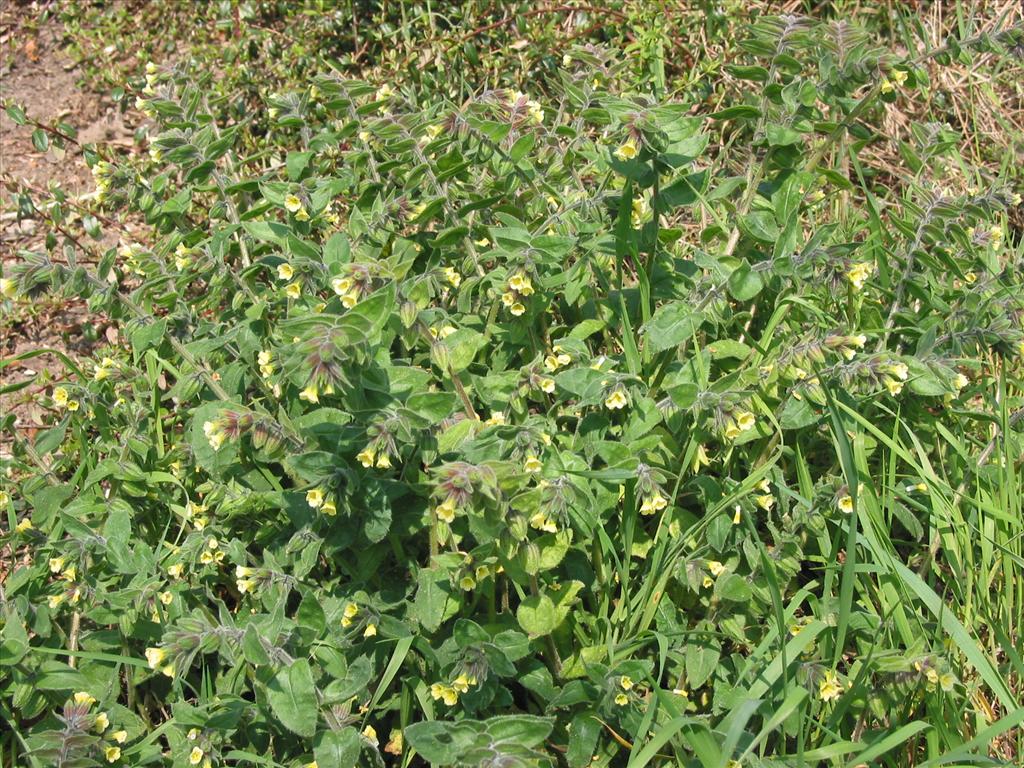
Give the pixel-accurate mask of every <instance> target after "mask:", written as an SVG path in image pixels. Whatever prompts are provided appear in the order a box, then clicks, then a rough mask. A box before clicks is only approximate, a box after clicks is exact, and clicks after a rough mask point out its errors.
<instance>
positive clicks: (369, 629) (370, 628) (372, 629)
mask: <svg viewBox="0 0 1024 768" xmlns="http://www.w3.org/2000/svg"><path fill="white" fill-rule="evenodd" d="M376 636H377V625H376V624H367V625H366V629H364V630H363V637H376Z"/></svg>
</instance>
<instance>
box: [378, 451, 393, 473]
mask: <svg viewBox="0 0 1024 768" xmlns="http://www.w3.org/2000/svg"><path fill="white" fill-rule="evenodd" d="M390 467H391V456H390V455H388V454H387V453H382V454H380V455H379V456H377V468H378V469H390Z"/></svg>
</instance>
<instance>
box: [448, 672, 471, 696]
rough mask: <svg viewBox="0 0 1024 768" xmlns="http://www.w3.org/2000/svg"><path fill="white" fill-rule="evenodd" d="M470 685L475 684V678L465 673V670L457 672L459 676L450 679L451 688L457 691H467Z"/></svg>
mask: <svg viewBox="0 0 1024 768" xmlns="http://www.w3.org/2000/svg"><path fill="white" fill-rule="evenodd" d="M471 685H476V678H475V677H471V676H470V675H467V674H466V673H465V672H461V673H459V676H458V677H456V678H455V679H454V680H452V688H454V689H455V690H457V691H458V692H459V693H466V692H468V691H469V687H470V686H471Z"/></svg>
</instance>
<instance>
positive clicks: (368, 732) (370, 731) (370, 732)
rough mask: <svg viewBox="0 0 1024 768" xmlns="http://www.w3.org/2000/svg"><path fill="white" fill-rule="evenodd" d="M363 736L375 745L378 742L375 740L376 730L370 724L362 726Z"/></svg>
mask: <svg viewBox="0 0 1024 768" xmlns="http://www.w3.org/2000/svg"><path fill="white" fill-rule="evenodd" d="M363 738H365V739H366V740H367V741H368V742H370V743H371V744H372V745H373V746H375V747H376V746H377V745H378V744H379V743H380V742H379V741H378V740H377V731H376V729H375V728H374V727H373V726H372V725H368V726H366V727H365V728H363Z"/></svg>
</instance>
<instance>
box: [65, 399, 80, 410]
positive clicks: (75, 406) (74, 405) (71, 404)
mask: <svg viewBox="0 0 1024 768" xmlns="http://www.w3.org/2000/svg"><path fill="white" fill-rule="evenodd" d="M67 409H68V410H69V411H72V412H74V411H77V410H78V401H77V400H68V405H67Z"/></svg>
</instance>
